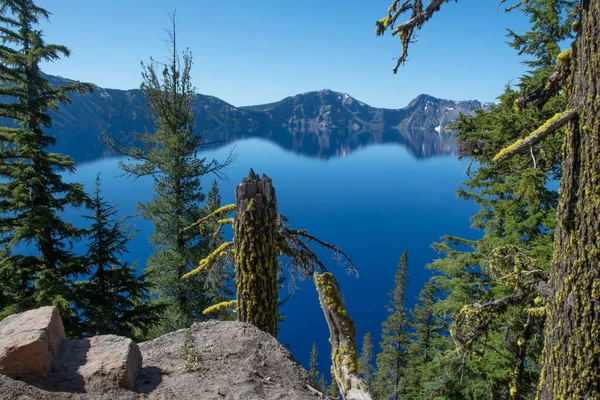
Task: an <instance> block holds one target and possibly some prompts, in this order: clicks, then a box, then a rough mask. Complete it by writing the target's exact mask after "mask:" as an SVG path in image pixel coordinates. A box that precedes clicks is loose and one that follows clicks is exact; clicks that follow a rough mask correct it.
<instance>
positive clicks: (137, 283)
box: [75, 174, 162, 339]
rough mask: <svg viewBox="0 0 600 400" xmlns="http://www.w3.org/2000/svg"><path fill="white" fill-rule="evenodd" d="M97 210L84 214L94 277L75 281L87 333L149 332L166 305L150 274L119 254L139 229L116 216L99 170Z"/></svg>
mask: <svg viewBox="0 0 600 400" xmlns="http://www.w3.org/2000/svg"><path fill="white" fill-rule="evenodd" d="M92 211H93V214H92V215H90V216H85V217H84V218H86V219H89V220H91V221H92V227H91V229H90V238H89V243H88V251H87V253H86V261H87V268H88V273H89V274H90V277H89V278H88V279H86V280H83V281H79V282H77V284H76V286H75V287H76V293H77V298H78V307H77V308H78V310H80V312H81V315H82V333H83V334H85V335H86V336H93V335H98V334H115V335H122V336H128V337H136V336H137V337H138V338H140V339H141V338H144V337H145V335H146V334H147V332H148V329H149V328H150V327H151V326H153V325H154V324H156V323H157V322H158V318H159V314H158V313H159V311H161V308H162V307H161V305H158V304H153V303H151V302H150V301H149V289H150V286H149V283H148V279H147V276H146V274H141V275H138V274H137V273H136V270H135V265H131V264H129V263H127V262H124V261H122V260H121V259H120V256H122V255H124V254H125V253H128V250H127V243H128V242H129V241H130V240H131V239H132V238H133V236H134V235H135V233H136V232H132V231H131V227H130V226H127V225H125V224H124V221H123V220H115V219H114V218H115V216H116V215H117V214H118V210H117V209H116V208H115V207H114V206H112V205H110V204H108V203H107V202H106V201H105V200H104V198H103V197H102V190H101V189H100V174H98V177H97V178H96V191H95V196H94V198H93V199H92Z"/></svg>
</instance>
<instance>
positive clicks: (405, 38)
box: [375, 0, 449, 74]
mask: <svg viewBox="0 0 600 400" xmlns="http://www.w3.org/2000/svg"><path fill="white" fill-rule="evenodd" d="M448 1H449V0H431V1H430V2H429V4H428V5H427V7H426V8H425V9H423V1H422V0H404V2H403V3H402V4H400V1H399V0H394V2H393V3H392V5H391V6H390V8H389V9H388V16H387V17H385V18H382V19H380V20H379V21H377V22H376V27H375V33H376V34H377V35H378V36H381V35H383V33H384V32H385V31H386V29H387V28H388V27H391V28H392V36H395V35H399V36H400V42H401V43H402V54H401V55H400V57H398V61H397V62H396V66H395V67H394V69H393V70H392V71H393V72H394V74H395V73H397V72H398V68H399V67H400V65H403V64H404V63H405V62H406V57H407V56H408V46H409V44H411V43H413V42H414V40H415V39H414V38H413V35H414V30H415V28H417V29H421V27H422V26H423V24H424V23H425V22H427V21H429V19H431V17H432V16H433V14H434V13H436V12H438V11H439V10H440V7H441V5H442V4H443V3H447V2H448ZM408 10H412V14H411V16H410V18H409V19H408V20H407V21H406V22H403V23H401V24H399V25H398V26H397V27H396V28H394V24H395V23H396V22H397V20H398V18H399V17H400V15H402V14H403V13H405V12H406V11H408Z"/></svg>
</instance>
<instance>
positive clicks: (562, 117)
mask: <svg viewBox="0 0 600 400" xmlns="http://www.w3.org/2000/svg"><path fill="white" fill-rule="evenodd" d="M578 114H579V108H572V109H570V110H567V111H565V112H562V113H557V114H556V115H555V116H554V117H552V118H550V119H549V120H548V121H546V122H545V123H544V125H542V126H540V127H539V128H538V129H536V130H535V131H533V132H532V133H531V135H529V136H528V137H526V138H525V139H519V140H517V141H516V142H515V143H513V144H511V145H510V146H508V147H506V148H504V149H502V150H501V151H500V152H499V153H498V154H496V156H495V157H494V161H496V162H497V163H501V162H504V161H506V160H508V159H510V158H511V157H513V156H514V155H516V154H519V153H522V152H524V151H527V150H528V149H529V148H530V147H531V146H533V145H536V144H538V143H539V142H541V141H542V140H543V139H544V138H546V137H547V136H548V135H550V134H551V133H553V132H556V131H557V130H558V129H560V128H562V127H563V126H564V125H565V124H566V123H567V122H569V121H570V120H572V119H573V118H575V116H577V115H578Z"/></svg>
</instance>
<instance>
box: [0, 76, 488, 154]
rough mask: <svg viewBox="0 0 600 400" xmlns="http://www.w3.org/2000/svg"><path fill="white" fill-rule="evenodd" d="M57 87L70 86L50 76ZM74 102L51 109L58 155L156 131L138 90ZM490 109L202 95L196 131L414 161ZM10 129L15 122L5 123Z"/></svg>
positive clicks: (302, 149) (335, 97) (340, 96)
mask: <svg viewBox="0 0 600 400" xmlns="http://www.w3.org/2000/svg"><path fill="white" fill-rule="evenodd" d="M46 78H47V79H48V80H49V82H50V83H51V84H52V85H58V86H60V85H64V84H67V83H69V82H73V80H71V79H68V78H64V77H58V76H51V75H46ZM69 97H70V99H71V100H72V104H70V105H60V106H59V108H58V110H56V111H51V112H50V114H51V117H52V119H53V125H52V127H51V128H50V130H49V134H50V135H52V136H54V137H55V138H57V146H56V147H55V150H56V151H60V152H62V153H65V154H68V155H70V156H72V157H73V158H74V159H75V160H76V161H90V160H93V159H97V158H100V157H104V156H108V155H111V154H112V153H111V150H110V149H109V148H108V147H107V145H106V144H105V143H104V142H103V140H102V138H101V134H102V132H106V133H109V134H110V135H113V136H115V137H117V138H118V139H119V140H121V141H125V142H126V141H127V134H128V133H141V132H144V131H145V130H146V129H148V130H151V124H150V122H149V121H148V118H147V115H146V113H147V112H146V106H145V101H144V95H143V92H142V91H141V90H140V89H129V90H121V89H108V88H102V87H96V89H95V90H94V92H92V93H90V94H86V95H79V94H71V95H70V96H69ZM489 106H490V103H482V102H479V101H477V100H466V101H454V100H446V99H438V98H436V97H434V96H431V95H427V94H421V95H419V96H417V97H416V98H415V99H413V100H412V101H411V102H410V103H409V104H408V105H407V106H405V107H403V108H398V109H391V108H378V107H372V106H370V105H368V104H367V103H364V102H362V101H360V100H357V99H355V98H354V97H352V96H350V95H349V94H347V93H342V92H336V91H333V90H330V89H322V90H318V91H310V92H305V93H300V94H296V95H293V96H288V97H285V98H283V99H281V100H279V101H275V102H272V103H267V104H258V105H253V106H242V107H236V106H234V105H232V104H230V103H228V102H226V101H224V100H222V99H219V98H217V97H215V96H210V95H204V94H200V93H198V94H197V101H196V104H195V111H196V127H197V129H198V130H200V129H202V128H203V127H205V126H207V127H208V130H207V142H209V143H210V142H219V143H227V142H231V141H234V140H238V139H243V138H248V137H259V138H263V139H266V140H270V141H273V142H275V143H276V144H278V145H279V146H280V147H283V148H284V149H288V150H293V151H295V152H297V153H300V154H304V155H307V156H310V157H317V158H321V159H328V158H331V157H336V156H339V155H344V154H348V153H349V152H351V151H353V150H354V149H356V148H359V147H363V146H365V145H368V144H375V143H396V144H400V145H403V146H405V147H406V148H407V150H408V151H409V153H411V154H412V155H413V156H415V157H417V158H425V157H430V156H433V155H444V154H446V155H447V154H455V153H456V144H455V142H454V135H453V133H452V132H448V131H447V130H446V129H445V128H446V127H447V126H448V124H450V123H452V122H453V121H454V120H455V119H456V118H457V117H458V115H459V113H461V112H462V113H466V114H473V113H474V112H475V111H476V110H477V109H486V108H488V107H489ZM3 122H5V123H7V124H10V121H3Z"/></svg>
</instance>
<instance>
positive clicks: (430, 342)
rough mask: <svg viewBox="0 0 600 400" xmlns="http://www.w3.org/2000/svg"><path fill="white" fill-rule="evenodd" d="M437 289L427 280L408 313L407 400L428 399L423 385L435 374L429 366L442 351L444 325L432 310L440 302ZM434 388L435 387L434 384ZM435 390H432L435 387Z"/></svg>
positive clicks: (433, 283) (432, 282)
mask: <svg viewBox="0 0 600 400" xmlns="http://www.w3.org/2000/svg"><path fill="white" fill-rule="evenodd" d="M439 294H440V293H439V287H438V285H437V283H436V281H435V280H430V281H428V282H427V283H426V284H425V286H424V287H423V289H422V290H421V292H420V293H419V297H418V299H417V304H415V306H414V308H413V309H412V310H411V311H410V315H411V318H410V322H409V325H410V328H411V333H410V338H411V343H410V346H409V351H408V361H407V368H406V387H405V396H406V398H409V399H420V398H423V399H424V398H428V397H429V394H430V393H429V391H428V390H427V389H426V388H425V382H430V381H433V380H435V379H436V378H437V375H434V374H432V372H431V371H430V370H429V363H430V362H431V361H432V360H433V359H434V358H435V357H438V356H439V353H440V350H445V346H446V345H447V343H446V340H445V339H446V337H445V336H444V335H445V333H446V332H447V324H446V323H445V321H444V320H443V319H441V318H440V317H439V316H438V315H437V314H436V311H435V307H436V305H437V303H438V301H439V300H440V298H439ZM434 386H435V385H434ZM434 389H435V387H434Z"/></svg>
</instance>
